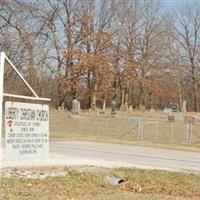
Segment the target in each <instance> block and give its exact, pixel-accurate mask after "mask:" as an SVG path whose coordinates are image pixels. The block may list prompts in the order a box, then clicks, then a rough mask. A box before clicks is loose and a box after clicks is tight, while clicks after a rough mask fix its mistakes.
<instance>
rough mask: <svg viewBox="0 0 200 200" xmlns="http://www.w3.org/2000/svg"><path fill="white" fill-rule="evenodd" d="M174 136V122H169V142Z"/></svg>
mask: <svg viewBox="0 0 200 200" xmlns="http://www.w3.org/2000/svg"><path fill="white" fill-rule="evenodd" d="M173 137H174V122H171V138H170V143H172V140H173Z"/></svg>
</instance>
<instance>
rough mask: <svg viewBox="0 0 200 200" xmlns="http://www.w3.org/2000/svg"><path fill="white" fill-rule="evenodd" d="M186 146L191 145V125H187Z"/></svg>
mask: <svg viewBox="0 0 200 200" xmlns="http://www.w3.org/2000/svg"><path fill="white" fill-rule="evenodd" d="M187 144H189V145H191V144H192V124H191V123H188V124H187Z"/></svg>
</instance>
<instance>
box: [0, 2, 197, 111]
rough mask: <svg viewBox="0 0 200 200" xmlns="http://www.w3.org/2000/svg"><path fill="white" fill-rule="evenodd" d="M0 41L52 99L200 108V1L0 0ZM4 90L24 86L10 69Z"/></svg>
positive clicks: (87, 103)
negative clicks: (177, 4)
mask: <svg viewBox="0 0 200 200" xmlns="http://www.w3.org/2000/svg"><path fill="white" fill-rule="evenodd" d="M0 49H1V51H5V52H6V54H7V55H8V56H9V57H10V58H11V60H12V61H13V62H14V63H15V64H16V66H17V67H18V68H19V69H20V71H21V72H22V73H23V74H24V76H25V77H26V78H27V79H28V81H29V82H30V84H31V85H32V86H33V87H34V88H35V89H36V90H37V91H38V93H39V95H41V96H48V97H51V98H52V106H55V107H58V106H60V105H62V104H63V103H65V105H66V106H67V107H70V105H71V100H72V98H73V97H76V98H78V99H79V100H80V101H81V105H82V107H83V108H90V107H95V106H100V107H102V108H104V109H105V108H106V106H109V104H110V102H111V100H112V99H113V98H115V99H116V101H117V104H118V105H119V106H121V108H124V109H127V108H128V107H129V106H132V107H133V108H138V107H139V106H141V105H143V106H146V107H148V108H150V107H152V106H153V107H155V108H163V107H164V106H165V105H167V104H168V103H170V102H173V103H178V104H179V105H180V106H181V105H182V102H183V100H187V102H188V109H189V110H193V111H199V94H200V91H199V72H200V70H199V67H200V6H197V5H192V4H188V5H185V6H183V7H182V8H180V9H179V10H177V12H173V13H172V12H171V13H170V12H169V11H167V10H166V9H164V7H163V5H162V1H161V2H159V1H153V0H126V1H124V0H96V1H95V0H31V1H25V0H6V1H4V0H1V1H0ZM5 83H6V85H7V88H6V89H7V90H15V91H17V92H20V93H23V94H24V93H26V94H28V93H29V92H28V91H25V90H24V89H23V87H21V86H20V82H19V80H17V78H16V77H15V75H14V74H13V72H12V71H11V70H9V69H8V70H6V73H5Z"/></svg>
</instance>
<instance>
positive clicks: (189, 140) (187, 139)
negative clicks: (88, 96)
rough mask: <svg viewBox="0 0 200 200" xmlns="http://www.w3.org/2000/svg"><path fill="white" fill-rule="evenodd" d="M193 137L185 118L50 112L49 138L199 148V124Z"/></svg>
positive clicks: (194, 130)
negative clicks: (195, 146) (169, 119)
mask: <svg viewBox="0 0 200 200" xmlns="http://www.w3.org/2000/svg"><path fill="white" fill-rule="evenodd" d="M191 131H192V132H191V135H190V133H189V128H188V125H187V124H185V122H184V120H183V119H178V120H175V122H168V121H167V118H148V117H146V118H142V117H130V116H124V117H119V116H116V117H112V116H111V115H105V114H102V115H101V114H99V115H89V114H82V115H80V116H73V115H71V114H70V113H69V112H56V111H53V112H51V113H50V136H51V137H52V138H67V139H71V140H82V139H83V140H94V141H104V142H112V141H115V142H119V143H131V142H139V143H140V142H151V143H163V144H177V145H188V144H191V145H197V146H198V145H200V122H198V123H196V124H195V125H193V126H192V130H191Z"/></svg>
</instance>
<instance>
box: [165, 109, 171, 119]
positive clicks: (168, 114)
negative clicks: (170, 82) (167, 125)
mask: <svg viewBox="0 0 200 200" xmlns="http://www.w3.org/2000/svg"><path fill="white" fill-rule="evenodd" d="M163 113H164V117H167V118H168V117H169V116H170V115H172V109H171V108H164V110H163Z"/></svg>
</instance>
